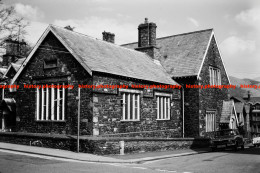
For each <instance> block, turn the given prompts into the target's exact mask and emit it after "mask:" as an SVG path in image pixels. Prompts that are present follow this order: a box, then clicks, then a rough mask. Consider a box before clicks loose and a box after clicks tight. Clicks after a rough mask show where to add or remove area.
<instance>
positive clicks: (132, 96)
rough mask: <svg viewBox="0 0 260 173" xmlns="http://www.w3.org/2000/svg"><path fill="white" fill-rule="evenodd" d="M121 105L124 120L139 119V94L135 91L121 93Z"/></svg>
mask: <svg viewBox="0 0 260 173" xmlns="http://www.w3.org/2000/svg"><path fill="white" fill-rule="evenodd" d="M122 97H123V98H122V101H123V103H122V106H123V117H122V120H124V121H138V120H140V94H137V93H122Z"/></svg>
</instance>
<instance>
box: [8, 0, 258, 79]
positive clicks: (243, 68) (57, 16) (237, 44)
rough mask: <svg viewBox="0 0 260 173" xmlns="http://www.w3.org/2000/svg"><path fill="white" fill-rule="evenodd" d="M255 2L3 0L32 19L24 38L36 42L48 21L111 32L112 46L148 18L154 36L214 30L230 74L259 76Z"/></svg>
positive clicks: (131, 38)
mask: <svg viewBox="0 0 260 173" xmlns="http://www.w3.org/2000/svg"><path fill="white" fill-rule="evenodd" d="M258 1H259V0H3V3H4V4H7V5H12V6H14V7H15V9H16V12H17V14H19V15H21V16H22V17H24V18H25V19H26V20H28V21H29V22H30V25H29V26H28V27H27V29H26V30H27V35H26V36H25V39H26V40H27V41H28V42H30V43H31V44H32V45H33V44H35V43H36V42H37V40H38V39H39V38H40V36H41V34H42V33H43V32H44V30H45V29H46V28H47V26H48V25H49V24H54V25H58V26H62V27H64V26H67V25H70V26H72V27H75V29H74V31H77V32H80V33H84V34H86V35H89V36H93V37H96V38H99V39H101V38H102V32H103V31H109V32H112V33H115V42H116V44H119V45H120V44H124V43H129V42H136V41H137V34H138V33H137V27H138V25H139V24H140V23H143V22H144V18H145V17H147V18H148V19H149V21H150V22H154V23H156V24H157V37H158V38H159V37H163V36H169V35H175V34H181V33H185V32H192V31H197V30H203V29H209V28H213V29H214V33H215V36H216V40H217V43H218V46H219V49H220V52H221V56H222V59H223V61H224V64H225V67H226V70H227V73H228V75H231V76H235V77H239V78H251V79H253V78H256V77H260V57H259V55H260V49H259V46H260V1H259V2H258Z"/></svg>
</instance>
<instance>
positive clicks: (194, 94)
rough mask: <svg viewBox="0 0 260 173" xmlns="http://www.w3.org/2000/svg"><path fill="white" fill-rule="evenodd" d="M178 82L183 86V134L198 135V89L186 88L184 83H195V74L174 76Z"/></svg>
mask: <svg viewBox="0 0 260 173" xmlns="http://www.w3.org/2000/svg"><path fill="white" fill-rule="evenodd" d="M175 80H176V81H177V82H178V83H179V84H181V85H182V86H183V87H184V136H185V137H198V136H199V100H200V99H201V98H199V89H196V88H187V87H186V85H188V84H191V85H197V84H198V81H197V78H196V76H194V77H193V76H192V77H186V78H176V79H175Z"/></svg>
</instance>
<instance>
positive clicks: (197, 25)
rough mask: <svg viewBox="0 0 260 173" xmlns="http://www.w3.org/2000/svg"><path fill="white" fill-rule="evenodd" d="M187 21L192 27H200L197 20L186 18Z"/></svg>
mask: <svg viewBox="0 0 260 173" xmlns="http://www.w3.org/2000/svg"><path fill="white" fill-rule="evenodd" d="M187 19H188V21H190V22H191V23H192V24H193V25H195V26H196V27H197V28H198V27H199V26H200V25H199V22H198V21H197V20H195V19H194V18H192V17H188V18H187Z"/></svg>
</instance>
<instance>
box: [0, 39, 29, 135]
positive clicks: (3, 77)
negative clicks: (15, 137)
mask: <svg viewBox="0 0 260 173" xmlns="http://www.w3.org/2000/svg"><path fill="white" fill-rule="evenodd" d="M4 44H5V47H6V53H5V54H4V55H3V60H2V62H1V66H2V67H1V68H0V85H8V84H9V83H10V81H11V79H12V78H13V77H14V75H15V74H16V73H17V71H18V69H19V68H20V67H21V64H22V63H23V61H24V60H25V55H26V51H27V49H26V48H25V47H26V43H25V42H24V41H22V42H20V41H15V40H11V39H7V40H5V43H4ZM10 91H14V89H13V88H9V89H8V88H7V89H3V88H2V87H1V92H0V98H1V102H0V117H1V123H0V131H6V130H8V131H10V130H11V129H15V128H16V102H15V99H14V97H15V94H16V93H13V92H12V93H11V92H10ZM5 96H7V97H5Z"/></svg>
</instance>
